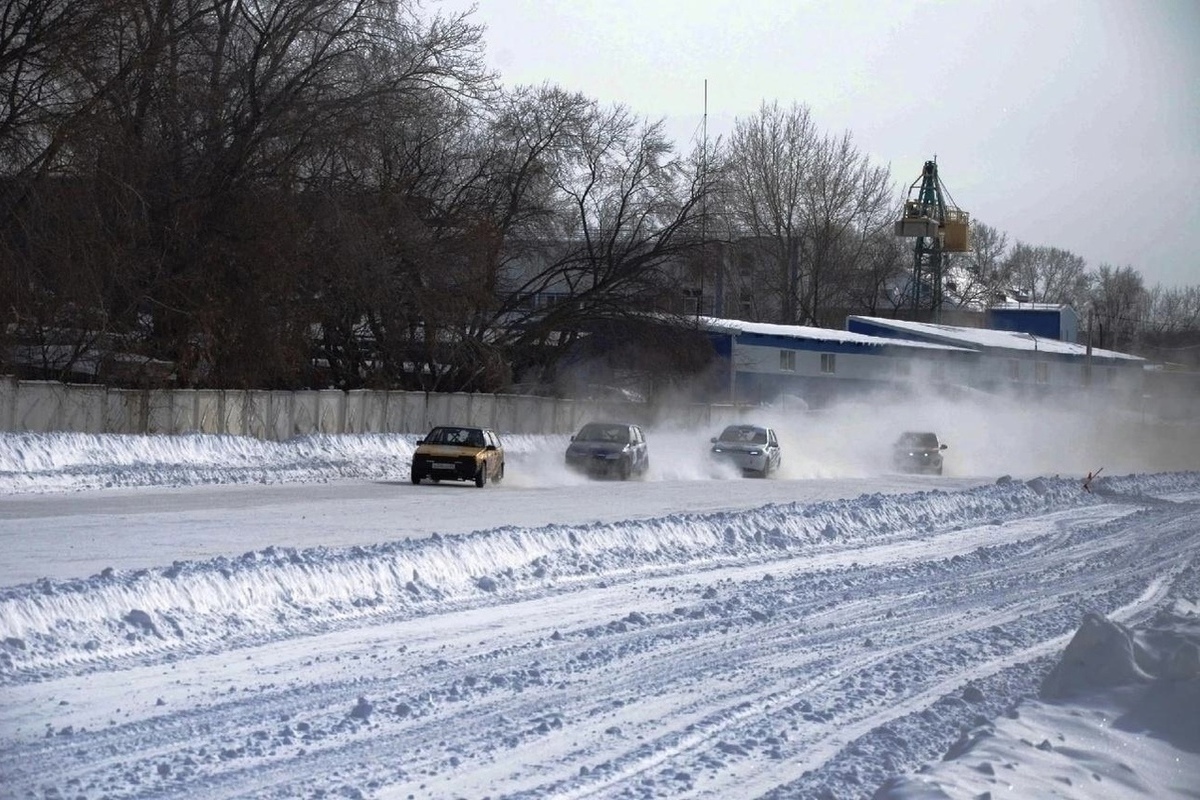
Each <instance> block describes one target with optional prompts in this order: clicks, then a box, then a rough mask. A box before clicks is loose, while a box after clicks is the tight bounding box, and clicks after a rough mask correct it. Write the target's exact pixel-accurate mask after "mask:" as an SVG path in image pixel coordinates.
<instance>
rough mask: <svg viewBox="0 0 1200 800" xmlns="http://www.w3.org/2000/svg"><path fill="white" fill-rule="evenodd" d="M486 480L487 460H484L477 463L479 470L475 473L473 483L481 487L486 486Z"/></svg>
mask: <svg viewBox="0 0 1200 800" xmlns="http://www.w3.org/2000/svg"><path fill="white" fill-rule="evenodd" d="M487 481H488V469H487V462H486V461H485V462H483V463H482V464H480V465H479V471H478V472H476V473H475V485H476V486H478V487H479V488H480V489H482V488H483V487H484V486H487Z"/></svg>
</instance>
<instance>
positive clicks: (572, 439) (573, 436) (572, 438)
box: [571, 434, 575, 442]
mask: <svg viewBox="0 0 1200 800" xmlns="http://www.w3.org/2000/svg"><path fill="white" fill-rule="evenodd" d="M571 441H572V442H573V441H575V434H571Z"/></svg>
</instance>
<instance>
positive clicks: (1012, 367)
mask: <svg viewBox="0 0 1200 800" xmlns="http://www.w3.org/2000/svg"><path fill="white" fill-rule="evenodd" d="M1008 379H1009V380H1010V381H1019V380H1021V362H1020V361H1018V360H1017V359H1015V358H1010V359H1009V360H1008Z"/></svg>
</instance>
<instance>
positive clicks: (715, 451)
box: [712, 446, 725, 453]
mask: <svg viewBox="0 0 1200 800" xmlns="http://www.w3.org/2000/svg"><path fill="white" fill-rule="evenodd" d="M712 451H713V452H714V453H723V452H725V451H724V450H722V449H721V448H720V447H719V446H717V447H714V448H713V449H712Z"/></svg>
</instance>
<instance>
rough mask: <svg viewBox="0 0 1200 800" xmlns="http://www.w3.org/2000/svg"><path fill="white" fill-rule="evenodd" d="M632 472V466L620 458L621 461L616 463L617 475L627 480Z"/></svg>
mask: <svg viewBox="0 0 1200 800" xmlns="http://www.w3.org/2000/svg"><path fill="white" fill-rule="evenodd" d="M632 472H633V468H632V467H630V465H629V462H628V461H626V460H625V459H621V463H620V464H618V465H617V477H618V478H620V479H621V480H623V481H627V480H629V475H630V473H632Z"/></svg>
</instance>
